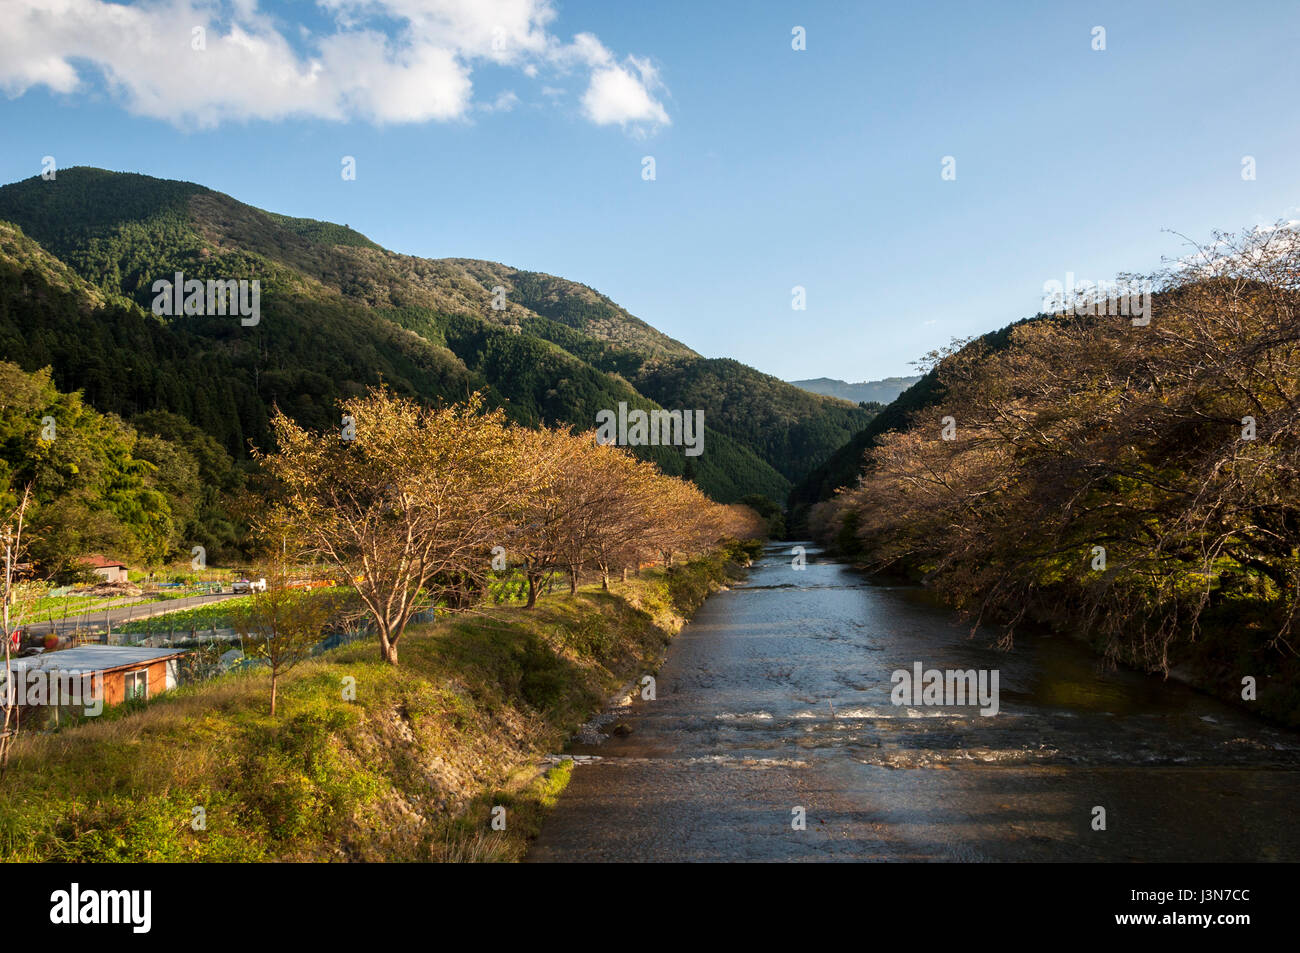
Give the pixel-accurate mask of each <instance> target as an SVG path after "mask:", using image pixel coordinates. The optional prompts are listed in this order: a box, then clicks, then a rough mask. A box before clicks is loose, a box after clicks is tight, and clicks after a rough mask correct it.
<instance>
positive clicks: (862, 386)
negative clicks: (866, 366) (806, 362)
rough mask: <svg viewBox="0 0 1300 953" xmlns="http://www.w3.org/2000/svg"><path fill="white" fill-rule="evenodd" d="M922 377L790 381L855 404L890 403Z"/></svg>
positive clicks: (798, 385)
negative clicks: (856, 380) (857, 380)
mask: <svg viewBox="0 0 1300 953" xmlns="http://www.w3.org/2000/svg"><path fill="white" fill-rule="evenodd" d="M920 379H921V378H919V377H886V378H884V379H883V380H878V381H859V382H858V383H856V384H850V383H849V382H848V381H842V380H837V379H836V378H833V377H813V378H810V379H809V380H804V381H790V383H791V384H793V385H794V386H795V387H798V388H799V389H801V390H806V391H810V392H811V393H814V394H824V395H825V396H827V397H838V398H840V399H841V400H847V401H851V402H852V403H855V404H888V403H890V402H892V401H893V400H894V399H895V398H897V397H898V395H899V394H901V393H903V391H905V390H907V389H908V388H909V387H911V386H912V385H913V384H915V383H916V382H917V381H919V380H920Z"/></svg>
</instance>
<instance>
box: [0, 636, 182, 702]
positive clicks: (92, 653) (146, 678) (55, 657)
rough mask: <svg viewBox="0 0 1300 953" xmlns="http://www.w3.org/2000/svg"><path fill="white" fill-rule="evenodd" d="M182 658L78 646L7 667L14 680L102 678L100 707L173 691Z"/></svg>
mask: <svg viewBox="0 0 1300 953" xmlns="http://www.w3.org/2000/svg"><path fill="white" fill-rule="evenodd" d="M185 654H187V653H186V650H185V649H150V648H143V647H140V646H134V645H79V646H77V647H76V648H72V649H64V650H63V651H62V652H46V653H44V654H42V655H32V656H27V657H26V658H16V659H13V660H11V662H10V664H11V665H12V666H13V669H14V673H15V676H18V677H21V676H19V675H18V673H20V672H24V673H25V672H30V671H41V672H61V673H62V672H67V673H72V674H76V675H81V676H86V675H90V676H102V677H103V685H104V696H103V697H104V704H105V705H120V704H122V702H124V701H127V700H128V699H134V698H141V699H148V698H153V697H154V696H155V695H161V694H162V693H163V692H165V691H168V690H170V689H173V688H175V687H176V686H177V685H178V684H179V682H180V660H181V657H182V656H184V655H185ZM2 671H3V669H2V668H0V672H2ZM96 681H98V678H96Z"/></svg>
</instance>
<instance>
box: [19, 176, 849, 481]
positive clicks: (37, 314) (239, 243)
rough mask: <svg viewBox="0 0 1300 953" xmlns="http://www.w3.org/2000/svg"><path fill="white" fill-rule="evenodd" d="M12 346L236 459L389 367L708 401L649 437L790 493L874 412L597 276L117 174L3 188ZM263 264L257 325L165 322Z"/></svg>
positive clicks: (585, 409)
mask: <svg viewBox="0 0 1300 953" xmlns="http://www.w3.org/2000/svg"><path fill="white" fill-rule="evenodd" d="M0 221H6V222H11V223H14V225H13V226H4V227H2V228H0V358H3V359H7V360H10V361H13V362H15V363H16V364H18V365H20V366H21V367H22V368H23V369H24V370H27V371H35V370H38V369H39V368H41V367H46V366H49V367H50V368H51V369H52V373H53V382H54V383H55V384H56V385H57V386H58V387H59V388H60V389H61V390H65V391H73V390H80V391H82V392H83V393H84V396H85V399H86V401H87V402H88V403H89V404H90V405H91V406H92V407H94V408H96V409H97V410H99V411H102V412H110V413H114V414H117V415H119V416H121V417H122V418H124V419H126V420H132V419H134V418H135V417H137V416H138V415H141V414H147V413H151V412H165V413H169V414H174V415H177V417H179V418H181V419H183V420H186V421H190V422H192V423H193V424H194V425H196V426H197V427H199V428H200V429H201V430H202V431H203V432H204V433H206V434H208V435H210V436H211V437H212V438H213V439H214V440H215V441H216V442H217V443H218V444H219V445H220V446H221V447H222V448H224V450H225V451H226V452H227V453H228V454H230V456H231V457H232V458H234V459H236V460H239V459H245V458H246V456H247V453H248V450H249V446H250V443H251V444H252V445H257V446H264V445H265V444H266V442H267V440H268V439H269V432H268V419H269V415H270V412H271V409H272V408H273V407H275V406H279V407H281V408H282V409H284V410H285V411H286V412H287V413H289V414H290V415H291V416H293V417H294V418H296V419H298V420H299V421H300V422H302V423H303V424H305V425H307V426H311V427H327V426H337V424H338V421H337V420H335V419H334V418H335V410H334V408H335V403H336V401H337V400H338V399H339V398H340V397H343V396H347V395H354V394H358V393H360V392H361V391H363V390H364V389H365V388H367V387H369V386H371V385H374V384H376V383H379V382H380V381H381V380H382V381H383V382H384V383H386V384H387V385H388V386H389V387H391V388H392V389H393V390H395V391H396V392H397V393H399V394H406V395H410V396H417V397H420V398H422V399H425V400H437V399H455V398H462V397H464V396H465V395H466V394H467V393H468V392H470V391H472V390H476V389H482V390H485V391H486V392H487V394H488V397H489V401H490V402H493V403H499V404H501V405H502V406H504V407H505V408H506V411H507V413H508V414H509V415H510V416H511V417H512V418H513V419H515V420H517V421H520V422H523V423H528V424H537V423H552V424H554V423H568V424H573V425H577V426H583V427H590V426H592V425H593V424H594V421H595V414H596V412H597V411H598V410H601V409H613V408H616V407H617V406H618V403H619V402H620V401H626V402H627V403H628V404H629V406H630V407H633V408H637V407H639V408H643V409H651V408H655V407H668V408H674V409H701V410H703V411H704V415H705V421H706V424H707V432H706V437H705V443H704V447H705V449H704V453H703V454H702V455H701V456H698V457H686V456H684V454H683V453H682V450H681V448H676V447H672V448H665V447H645V448H640V451H639V452H640V453H641V455H642V456H644V457H646V458H649V459H653V460H654V461H655V462H656V463H658V464H659V465H660V466H661V467H662V468H663V469H664V470H665V471H666V472H668V473H672V474H678V475H683V474H684V475H687V476H690V477H691V478H693V479H694V480H695V481H696V482H697V483H698V484H699V485H700V487H701V488H702V489H703V490H704V491H705V492H706V493H708V494H709V495H711V496H713V497H714V498H715V499H718V500H720V501H731V500H736V499H739V498H740V497H742V496H746V495H748V494H753V493H759V494H763V495H766V496H768V497H771V498H774V499H781V498H784V496H785V494H786V493H787V491H788V489H789V487H790V485H791V481H792V480H794V479H797V478H799V477H800V476H802V475H803V474H804V473H806V472H807V471H808V470H809V469H810V468H811V467H813V466H815V465H816V464H817V463H818V462H820V460H821V459H823V458H824V457H825V456H827V455H828V454H829V453H830V452H831V451H832V450H834V449H835V448H836V447H838V446H840V445H841V444H843V443H844V442H845V440H847V439H849V437H851V436H852V434H853V433H854V432H856V431H858V430H860V429H861V428H862V427H863V426H864V425H865V424H866V423H867V421H869V419H870V413H869V412H868V411H864V410H862V409H860V408H857V407H851V406H848V405H845V404H844V403H842V402H840V401H836V400H833V399H829V398H818V397H811V396H809V395H808V394H806V393H804V392H802V391H800V390H799V389H797V388H795V387H793V386H791V385H788V384H785V383H784V382H782V381H779V380H777V379H776V378H773V377H770V376H768V375H765V374H761V373H759V372H757V371H754V370H753V369H751V368H747V367H745V366H744V365H741V364H738V363H736V362H734V361H721V362H717V361H707V360H705V359H704V358H701V357H700V356H699V355H697V354H695V352H693V351H691V350H690V348H688V347H686V346H685V345H683V344H681V343H680V342H678V341H675V340H673V339H672V338H669V337H667V336H666V335H664V334H662V333H660V332H659V331H657V330H655V329H654V328H653V327H651V326H650V325H648V324H646V323H645V322H643V321H641V320H639V319H637V318H635V317H633V316H632V315H630V314H628V313H627V312H626V311H625V310H624V309H622V308H620V307H619V306H618V305H616V304H614V303H613V302H612V301H610V300H609V299H608V298H606V297H605V296H603V295H601V294H599V293H597V292H596V291H594V290H592V289H591V288H588V287H586V286H585V285H581V284H577V283H575V282H572V281H567V280H565V279H562V278H557V277H553V276H550V275H545V274H540V273H536V272H528V271H520V270H517V269H514V268H509V267H507V266H504V265H499V264H496V263H492V262H484V261H473V260H464V259H440V260H432V259H423V258H417V257H412V256H408V255H400V254H397V253H394V252H390V251H387V250H385V249H383V248H381V247H380V246H378V245H377V244H375V243H374V242H372V241H370V240H369V239H368V238H366V237H365V236H363V235H361V234H359V233H358V232H356V231H354V230H352V229H350V228H348V227H347V226H346V225H335V224H331V223H327V222H318V221H314V220H309V219H296V218H290V217H288V216H283V215H277V214H273V213H270V212H265V211H262V210H260V209H256V208H253V207H252V206H248V205H245V204H243V203H241V202H238V201H236V200H235V199H233V198H231V197H230V196H227V195H223V194H221V193H219V192H214V191H212V190H210V189H207V188H204V187H203V186H200V185H195V184H192V183H186V182H175V181H169V180H162V179H155V178H151V177H148V176H143V175H135V174H126V173H114V172H106V171H103V170H99V169H90V168H73V169H61V170H59V172H58V174H57V177H56V178H55V179H54V180H51V181H46V180H43V179H41V178H39V177H35V178H32V179H28V180H25V181H23V182H18V183H14V184H12V185H8V186H5V187H3V188H0ZM175 272H182V273H183V274H184V276H185V278H186V279H187V280H188V279H199V280H201V281H206V280H209V279H221V280H227V279H247V280H250V281H251V280H253V279H257V280H259V281H260V286H261V302H260V308H261V314H260V320H259V321H258V323H257V324H256V325H255V326H249V327H246V326H241V323H240V321H239V320H238V319H236V318H231V317H229V316H225V317H205V316H201V315H184V316H177V317H157V316H155V315H154V314H152V313H151V311H150V307H151V304H152V301H153V299H154V293H153V291H152V287H153V283H154V281H156V280H158V279H160V278H165V279H170V278H171V277H172V276H173V274H174V273H175Z"/></svg>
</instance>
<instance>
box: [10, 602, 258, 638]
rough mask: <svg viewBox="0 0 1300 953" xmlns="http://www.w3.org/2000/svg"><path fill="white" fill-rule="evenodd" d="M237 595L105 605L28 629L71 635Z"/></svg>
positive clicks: (38, 623)
mask: <svg viewBox="0 0 1300 953" xmlns="http://www.w3.org/2000/svg"><path fill="white" fill-rule="evenodd" d="M235 595H236V594H235V593H233V592H220V593H207V594H205V595H201V596H187V597H186V598H184V599H168V600H166V601H164V602H150V603H146V604H145V605H134V606H121V607H119V608H112V607H109V606H105V607H103V608H100V609H96V610H94V611H92V612H86V613H81V614H77V615H74V614H70V615H69V616H68V617H67V618H66V619H63V618H59V619H56V620H54V621H53V622H35V623H33V624H31V625H29V626H25V627H24V628H25V630H26V631H27V632H28V633H29V634H31V635H45V634H47V633H49V632H59V633H63V632H71V631H72V630H74V629H78V628H82V629H84V628H92V627H103V626H107V625H109V624H112V625H113V626H115V627H116V626H120V625H125V624H126V623H127V622H134V621H136V620H138V619H147V618H153V617H155V616H160V615H167V614H168V613H171V612H179V611H181V610H182V609H194V608H197V607H198V606H206V605H210V604H212V603H214V602H224V601H225V600H227V599H233V598H234V597H235Z"/></svg>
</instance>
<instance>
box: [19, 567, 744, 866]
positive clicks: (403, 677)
mask: <svg viewBox="0 0 1300 953" xmlns="http://www.w3.org/2000/svg"><path fill="white" fill-rule="evenodd" d="M729 555H730V556H731V557H732V558H734V559H740V560H742V561H743V558H744V556H745V555H747V554H746V553H744V552H741V551H738V550H733V551H732V552H731V553H730V554H729ZM751 555H752V554H751ZM737 572H738V570H737V567H736V563H735V562H733V561H729V559H728V557H727V556H726V555H724V554H715V555H713V556H710V557H707V558H702V559H698V560H694V561H692V562H690V563H689V564H686V565H683V566H679V567H676V568H674V569H672V570H670V571H667V572H665V571H648V572H645V573H643V574H642V575H641V576H640V577H634V578H632V579H630V580H629V581H628V582H627V583H626V584H624V583H619V582H615V583H613V588H612V590H611V591H609V592H603V591H601V590H600V589H598V588H596V587H583V588H581V589H580V590H579V592H578V593H577V595H576V596H573V597H570V596H569V595H568V594H567V593H565V594H557V595H553V596H550V597H548V598H545V599H543V600H540V601H539V603H538V606H537V608H536V609H534V610H531V611H529V610H524V609H522V608H520V607H517V606H489V607H488V608H486V609H484V610H483V611H482V612H481V613H480V614H474V615H465V616H455V617H449V618H447V619H443V620H440V621H438V622H435V623H431V624H428V625H423V626H417V627H414V628H412V629H411V630H409V631H408V633H407V634H406V635H405V636H404V637H403V639H402V640H401V642H399V654H400V659H401V664H400V665H399V666H397V667H396V668H394V667H392V666H389V665H386V664H384V663H383V662H381V661H379V654H378V648H377V645H376V644H375V643H373V642H356V643H352V644H350V645H347V646H343V647H340V648H338V649H335V650H333V651H330V652H326V653H324V654H322V655H320V656H317V657H315V658H313V659H311V660H309V661H307V662H304V663H302V664H301V665H299V666H298V667H297V668H295V669H294V670H293V671H292V672H291V673H290V674H289V676H288V678H287V679H286V681H285V683H284V684H283V686H282V688H281V694H280V706H281V711H280V715H279V717H278V718H276V719H274V720H272V719H271V718H270V717H269V715H268V714H267V708H268V695H269V680H268V677H267V675H266V673H265V672H263V671H257V670H254V671H251V672H246V673H239V674H235V673H232V674H230V675H227V676H223V677H221V678H219V679H216V680H214V681H210V682H205V683H200V684H196V685H192V686H187V687H184V688H182V689H179V690H177V691H174V692H170V693H168V694H166V695H163V696H160V697H158V698H155V699H153V700H151V701H149V702H147V703H130V704H128V705H124V706H120V707H118V708H115V709H110V710H109V711H107V712H106V713H105V714H104V715H102V716H100V717H99V718H95V719H89V720H87V721H85V722H83V723H82V724H80V725H77V726H75V727H65V728H63V729H61V730H58V731H54V732H48V733H35V732H28V733H24V734H23V735H21V736H20V738H19V740H18V742H17V744H16V745H15V747H14V751H13V755H12V760H11V763H10V766H9V769H8V771H7V772H6V774H5V776H4V777H3V778H0V860H7V861H74V862H86V861H90V862H96V861H247V860H313V861H319V860H366V861H393V860H411V861H430V860H434V861H440V860H441V861H455V860H483V861H513V860H517V859H519V858H520V857H522V856H523V854H524V852H525V851H526V849H527V846H528V843H529V841H530V840H531V838H532V837H534V836H535V835H536V832H537V829H538V827H539V826H540V823H541V820H542V818H543V817H544V816H545V812H546V810H547V809H548V807H549V806H550V804H552V803H553V802H554V799H555V798H556V797H557V796H558V795H559V793H560V791H562V790H563V788H564V785H565V784H566V783H567V781H568V776H569V770H570V768H571V763H563V762H562V763H561V764H560V765H558V766H555V767H551V768H550V769H549V770H545V771H543V770H542V769H541V767H540V764H541V762H542V758H543V757H544V756H545V755H547V754H552V753H556V752H559V751H561V750H562V749H563V747H564V745H565V743H566V742H567V739H568V738H569V737H571V736H572V733H573V731H574V730H575V729H576V728H577V726H578V725H579V724H581V723H582V722H583V721H585V720H587V718H589V717H590V715H591V714H592V713H593V712H594V711H595V710H597V709H598V708H599V707H600V706H601V705H602V703H603V701H604V700H605V699H607V698H608V697H609V696H610V695H612V694H613V693H614V692H615V691H616V690H617V689H619V688H620V687H622V686H625V685H627V684H628V683H629V682H630V681H633V680H634V679H637V678H639V677H640V676H641V675H642V674H644V673H646V672H650V671H653V670H654V669H655V667H657V664H658V661H659V660H660V658H661V657H662V654H663V651H664V649H665V648H666V646H667V645H668V643H669V642H670V641H671V639H672V637H673V635H674V634H675V633H676V632H677V631H678V630H679V629H680V627H681V625H682V624H683V622H684V620H685V617H686V616H687V615H689V614H690V613H691V612H693V611H694V609H695V608H696V607H697V606H698V605H699V603H700V602H701V601H703V598H704V597H705V596H706V595H707V594H708V592H709V591H711V590H712V589H713V588H716V587H717V586H718V585H720V584H725V582H726V581H727V580H728V579H729V578H731V577H733V576H734V575H735V574H736V573H737ZM351 692H354V693H355V694H354V700H348V698H347V697H345V696H349V695H350V693H351ZM498 806H499V807H504V808H505V810H506V829H505V830H504V831H498V830H493V828H492V826H491V819H492V809H493V808H494V807H498ZM196 808H201V809H202V818H203V825H202V828H201V829H198V830H196V829H195V818H196V816H197V812H196V810H195V809H196Z"/></svg>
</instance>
